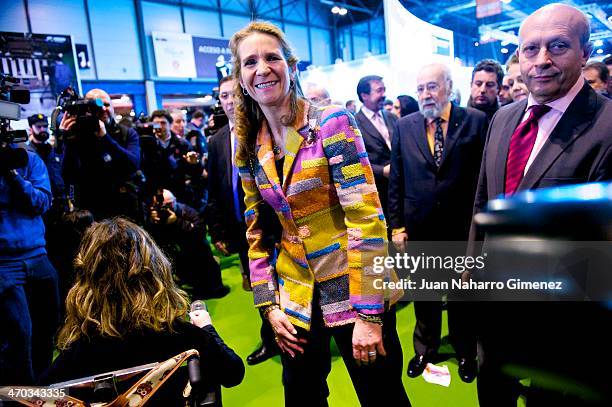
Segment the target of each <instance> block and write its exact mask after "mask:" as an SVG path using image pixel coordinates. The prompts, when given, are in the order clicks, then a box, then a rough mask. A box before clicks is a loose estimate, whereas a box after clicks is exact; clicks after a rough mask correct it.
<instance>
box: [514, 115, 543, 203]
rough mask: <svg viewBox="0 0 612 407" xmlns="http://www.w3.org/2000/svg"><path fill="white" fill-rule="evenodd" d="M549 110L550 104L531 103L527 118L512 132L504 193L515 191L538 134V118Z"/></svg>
mask: <svg viewBox="0 0 612 407" xmlns="http://www.w3.org/2000/svg"><path fill="white" fill-rule="evenodd" d="M549 111H550V106H546V105H533V106H531V108H530V112H529V117H528V118H527V120H525V121H524V122H522V123H521V124H519V126H518V127H517V128H516V130H514V133H512V138H511V139H510V148H509V150H508V161H506V191H505V192H506V195H507V196H508V195H512V194H513V193H515V192H516V189H517V188H518V186H519V184H520V182H521V180H522V179H523V173H524V172H525V166H526V165H527V161H528V160H529V156H530V155H531V150H533V145H534V144H535V140H536V136H537V135H538V120H540V118H541V117H542V116H544V115H545V114H546V113H548V112H549Z"/></svg>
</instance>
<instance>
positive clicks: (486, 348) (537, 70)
mask: <svg viewBox="0 0 612 407" xmlns="http://www.w3.org/2000/svg"><path fill="white" fill-rule="evenodd" d="M589 33H590V27H589V20H588V18H587V17H586V16H585V15H584V14H583V13H582V12H580V11H579V10H577V9H575V8H573V7H571V6H568V5H562V4H551V5H548V6H545V7H542V8H541V9H539V10H537V11H535V12H534V13H533V14H532V15H530V16H529V17H528V18H527V19H525V21H524V22H523V24H522V26H521V28H520V31H519V48H518V50H517V53H518V57H519V64H520V70H521V75H522V78H523V80H524V82H525V84H526V85H527V88H528V89H529V92H530V94H529V97H528V98H527V99H526V100H523V101H521V102H517V103H513V104H511V105H508V106H505V107H503V108H501V109H500V110H499V111H498V112H497V114H496V115H495V116H494V117H493V119H492V121H491V124H490V127H489V134H488V136H487V144H486V146H485V152H484V156H483V160H482V166H481V170H480V177H479V182H478V189H477V194H476V200H475V203H474V211H475V213H477V212H480V211H481V210H483V209H484V207H485V205H486V203H487V201H488V200H490V199H493V198H496V197H498V196H500V195H506V196H510V195H512V194H514V193H516V192H519V191H525V190H531V189H538V188H544V187H554V186H560V185H565V184H574V183H583V182H594V181H604V180H610V179H612V130H611V129H612V102H610V101H609V100H607V99H606V98H604V97H602V96H601V95H597V94H596V92H595V91H593V89H591V88H590V86H589V85H588V84H587V83H586V82H585V80H584V77H583V76H582V67H583V66H584V65H585V64H586V62H587V60H588V58H589V55H590V53H591V50H592V47H591V44H590V43H589ZM567 226H568V227H573V225H567ZM482 237H483V236H480V235H479V233H478V232H477V230H476V228H475V227H472V230H471V232H470V239H471V240H482ZM517 305H518V306H517ZM588 305H589V304H579V303H575V304H559V303H550V304H523V305H522V306H521V304H520V303H516V304H512V306H509V305H508V304H503V303H499V304H488V305H487V306H486V307H484V308H483V309H482V311H483V313H482V314H481V320H486V321H487V322H486V324H484V325H483V327H481V329H482V334H481V343H482V349H483V353H484V364H483V365H482V367H481V372H480V376H479V379H478V395H479V402H480V406H481V407H488V406H495V407H498V406H509V405H516V399H517V398H518V396H519V393H520V391H521V386H520V385H519V383H518V379H517V378H515V377H514V378H513V377H510V376H507V375H506V374H505V373H503V370H502V367H503V366H504V365H508V364H509V363H513V362H512V360H513V356H512V355H517V354H521V356H522V357H524V355H525V353H527V354H529V355H532V356H534V357H537V358H538V359H537V360H540V361H545V362H544V364H542V366H544V365H547V366H557V367H558V366H560V365H561V364H563V366H564V369H568V368H569V370H571V371H573V372H574V373H581V374H582V373H584V374H587V371H590V372H593V371H594V370H595V369H596V367H595V366H589V367H588V368H585V365H588V361H589V360H595V359H597V361H598V362H597V363H598V364H601V365H602V366H606V365H608V364H609V363H608V362H605V361H609V359H610V357H608V356H606V355H609V352H601V350H600V349H589V339H588V338H590V337H597V336H599V335H600V332H599V329H600V327H601V324H588V323H587V324H585V323H584V321H585V319H588V318H589V315H590V314H591V312H590V311H589V309H588V308H586V307H587V306H588ZM490 322H493V323H490ZM568 324H571V325H572V328H570V329H568ZM578 326H580V327H581V328H578ZM500 332H505V333H507V334H500ZM525 335H527V338H531V340H530V341H529V345H528V346H526V347H519V345H517V344H518V343H522V342H524V339H523V338H524V337H525ZM546 339H548V340H546ZM544 342H546V344H545V346H536V345H535V343H539V344H542V343H544ZM528 359H529V361H530V362H532V363H533V362H534V359H533V358H528ZM551 361H552V362H553V363H552V364H550V363H549V362H551ZM535 364H536V365H537V362H535ZM593 365H595V364H593ZM542 366H538V368H542ZM553 370H554V369H553ZM558 374H559V372H558V371H556V370H555V371H553V372H551V376H550V377H555V375H558ZM608 377H609V375H607V374H604V375H601V376H600V378H606V379H607V378H608ZM600 380H601V379H600ZM584 383H585V384H586V383H589V384H592V383H593V382H592V381H590V382H589V381H585V382H584ZM540 384H541V383H540ZM549 384H550V383H549ZM559 386H561V385H559ZM607 386H608V387H609V384H607ZM566 390H569V389H567V388H564V389H563V391H566ZM547 393H550V391H543V392H539V393H537V394H538V396H537V397H538V399H537V400H539V401H540V403H541V404H537V403H538V402H537V401H536V402H535V403H532V401H533V400H532V399H531V398H529V396H528V398H529V400H530V401H529V402H528V404H529V405H531V404H534V405H557V406H560V405H563V406H565V405H586V404H579V403H578V404H577V403H569V404H566V401H564V402H559V400H558V397H559V393H557V394H554V395H550V394H547ZM530 394H531V395H532V396H533V395H535V394H536V393H535V391H534V389H533V383H532V389H531V390H530ZM551 396H552V397H553V398H552V399H550V398H549V397H551ZM551 400H555V401H554V404H551ZM589 405H591V404H589ZM594 405H600V404H594ZM608 405H609V404H608Z"/></svg>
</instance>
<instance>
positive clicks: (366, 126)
mask: <svg viewBox="0 0 612 407" xmlns="http://www.w3.org/2000/svg"><path fill="white" fill-rule="evenodd" d="M357 116H359V127H360V128H361V129H362V130H365V132H366V133H368V134H370V135H371V136H372V137H375V138H377V139H379V140H380V141H381V142H382V143H383V144H384V145H387V143H385V140H384V139H383V136H382V134H380V132H379V131H378V129H377V128H376V127H374V125H373V124H372V122H371V121H370V119H368V118H367V116H366V115H365V113H363V111H362V110H360V111H359V113H357Z"/></svg>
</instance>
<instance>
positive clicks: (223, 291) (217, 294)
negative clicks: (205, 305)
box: [202, 285, 230, 300]
mask: <svg viewBox="0 0 612 407" xmlns="http://www.w3.org/2000/svg"><path fill="white" fill-rule="evenodd" d="M229 292H230V288H229V286H227V285H224V286H221V288H218V289H217V290H215V291H213V292H212V293H209V294H205V295H203V296H202V298H203V299H205V300H210V299H211V298H223V297H225V296H226V295H227V294H229Z"/></svg>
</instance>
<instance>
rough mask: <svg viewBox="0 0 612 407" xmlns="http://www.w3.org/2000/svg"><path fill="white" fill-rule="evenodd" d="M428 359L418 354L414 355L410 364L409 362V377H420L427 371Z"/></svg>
mask: <svg viewBox="0 0 612 407" xmlns="http://www.w3.org/2000/svg"><path fill="white" fill-rule="evenodd" d="M427 363H428V361H427V358H425V356H424V355H419V354H418V353H417V354H416V355H414V357H413V358H412V359H410V362H408V371H407V372H406V373H408V377H412V378H414V377H418V376H420V375H421V374H422V373H423V370H425V366H427Z"/></svg>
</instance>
